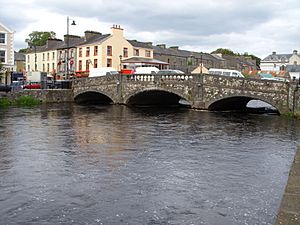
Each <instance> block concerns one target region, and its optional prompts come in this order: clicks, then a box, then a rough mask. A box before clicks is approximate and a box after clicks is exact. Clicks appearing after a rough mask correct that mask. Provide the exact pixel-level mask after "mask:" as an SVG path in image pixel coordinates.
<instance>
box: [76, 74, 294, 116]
mask: <svg viewBox="0 0 300 225" xmlns="http://www.w3.org/2000/svg"><path fill="white" fill-rule="evenodd" d="M299 92H300V90H299V91H298V85H297V83H295V82H290V83H288V82H280V81H270V80H260V79H245V78H234V77H225V76H217V75H208V74H196V75H191V74H187V75H114V76H103V77H95V78H83V79H77V80H75V81H74V82H73V94H74V100H75V102H78V103H83V102H89V101H92V102H100V103H114V104H126V105H160V104H162V105H173V104H178V102H179V100H181V99H183V100H185V101H187V102H189V104H190V105H191V107H192V108H196V109H205V110H212V111H219V110H243V109H245V108H246V105H247V103H248V102H249V101H250V100H261V101H264V102H266V103H269V104H270V105H272V106H273V107H275V108H276V109H277V110H278V112H279V113H288V112H295V111H299V107H300V94H299Z"/></svg>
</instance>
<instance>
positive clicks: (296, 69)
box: [286, 65, 300, 72]
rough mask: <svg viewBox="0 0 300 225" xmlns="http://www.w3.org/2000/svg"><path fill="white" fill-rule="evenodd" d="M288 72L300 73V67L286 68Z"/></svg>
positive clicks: (289, 66) (290, 66) (291, 66)
mask: <svg viewBox="0 0 300 225" xmlns="http://www.w3.org/2000/svg"><path fill="white" fill-rule="evenodd" d="M286 71H287V72H300V65H288V66H287V67H286Z"/></svg>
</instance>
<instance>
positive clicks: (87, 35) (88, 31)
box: [84, 30, 102, 41]
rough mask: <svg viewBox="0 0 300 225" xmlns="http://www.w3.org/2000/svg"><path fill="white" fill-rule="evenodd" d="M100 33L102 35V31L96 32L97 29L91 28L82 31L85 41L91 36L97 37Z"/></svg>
mask: <svg viewBox="0 0 300 225" xmlns="http://www.w3.org/2000/svg"><path fill="white" fill-rule="evenodd" d="M101 35H102V33H100V32H97V31H92V30H87V31H85V32H84V37H85V40H86V41H88V40H91V39H92V38H93V37H97V36H101Z"/></svg>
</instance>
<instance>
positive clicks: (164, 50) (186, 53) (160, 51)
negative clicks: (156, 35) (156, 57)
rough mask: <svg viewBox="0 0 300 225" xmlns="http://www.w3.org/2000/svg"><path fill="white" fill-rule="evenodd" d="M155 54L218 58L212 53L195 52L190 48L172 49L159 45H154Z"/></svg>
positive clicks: (208, 58) (204, 58) (206, 58)
mask: <svg viewBox="0 0 300 225" xmlns="http://www.w3.org/2000/svg"><path fill="white" fill-rule="evenodd" d="M153 51H154V54H162V55H170V56H177V57H185V58H187V57H191V56H193V57H195V58H201V55H202V59H203V60H217V59H216V58H215V57H213V56H212V55H211V54H208V53H200V52H193V51H188V50H181V49H174V48H173V49H172V48H162V47H159V46H153Z"/></svg>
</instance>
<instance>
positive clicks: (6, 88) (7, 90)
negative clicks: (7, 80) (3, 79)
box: [0, 84, 11, 93]
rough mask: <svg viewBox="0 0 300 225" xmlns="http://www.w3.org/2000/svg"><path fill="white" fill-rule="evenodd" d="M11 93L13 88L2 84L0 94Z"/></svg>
mask: <svg viewBox="0 0 300 225" xmlns="http://www.w3.org/2000/svg"><path fill="white" fill-rule="evenodd" d="M10 91H11V86H9V85H7V84H0V92H6V93H7V92H10Z"/></svg>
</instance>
